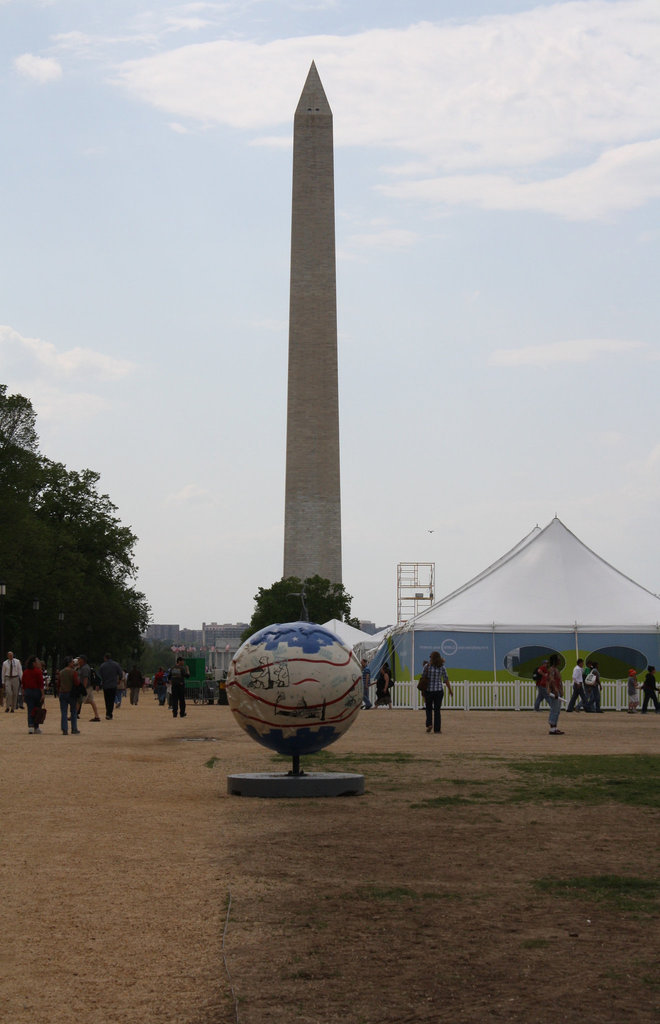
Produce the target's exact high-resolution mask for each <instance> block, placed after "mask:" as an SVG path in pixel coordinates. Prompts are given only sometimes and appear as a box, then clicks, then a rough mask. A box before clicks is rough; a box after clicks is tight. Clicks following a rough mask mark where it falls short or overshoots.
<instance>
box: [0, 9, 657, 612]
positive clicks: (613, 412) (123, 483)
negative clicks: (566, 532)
mask: <svg viewBox="0 0 660 1024" xmlns="http://www.w3.org/2000/svg"><path fill="white" fill-rule="evenodd" d="M312 60H315V61H316V64H317V67H318V70H319V74H320V76H321V79H322V81H323V84H324V86H325V90H326V93H327V96H328V99H329V102H330V104H331V106H332V109H333V113H334V129H335V187H336V219H337V286H338V322H339V365H340V406H341V437H342V503H343V547H344V583H345V585H346V587H347V589H348V591H349V592H350V593H351V594H352V595H353V597H354V601H353V612H354V614H357V615H358V616H360V617H362V618H370V619H374V620H376V622H377V623H378V624H385V623H389V622H392V621H394V620H395V617H396V567H397V563H398V562H402V561H428V562H435V564H436V577H437V584H436V589H437V593H438V595H442V594H444V593H446V592H448V591H450V590H452V589H453V588H454V587H456V586H459V585H460V584H461V583H463V582H464V581H465V580H466V579H468V578H469V577H470V576H472V575H474V574H475V573H477V572H479V571H480V570H481V569H483V568H484V567H485V565H487V564H488V563H490V562H492V561H494V560H495V559H496V558H498V557H499V556H500V555H502V554H503V553H504V551H505V550H507V549H508V548H510V547H512V546H513V545H514V544H515V543H516V542H517V541H518V540H520V538H521V537H522V536H523V535H525V534H526V533H528V531H529V530H530V529H531V528H532V527H533V526H534V525H535V524H536V523H539V524H540V525H541V526H544V525H546V524H547V523H548V522H549V521H550V519H552V517H553V516H554V515H555V514H557V515H558V516H559V517H560V518H561V519H562V520H563V521H564V522H565V524H566V525H567V526H568V527H569V528H570V529H571V530H573V531H574V532H575V533H577V535H578V536H579V537H580V538H581V539H582V540H583V541H584V542H585V543H587V544H588V545H589V546H590V547H592V548H593V549H594V550H595V551H596V552H598V553H599V554H600V555H602V557H604V558H606V559H607V560H608V561H610V562H611V563H612V564H614V565H615V566H616V567H617V568H619V569H620V570H621V571H623V572H625V573H626V574H628V575H630V576H632V577H633V578H634V579H636V580H638V582H640V583H642V584H643V585H644V586H646V587H648V588H649V589H650V590H652V591H653V592H658V591H660V546H659V545H658V540H657V533H658V526H657V524H658V508H659V507H660V472H659V470H660V431H659V429H658V418H659V413H660V404H659V400H658V398H659V396H658V381H659V378H660V365H659V359H660V345H659V343H658V322H659V316H658V313H659V304H660V288H659V287H658V265H659V259H658V246H659V242H660V218H659V214H660V95H659V92H660V90H659V86H658V83H659V82H660V6H659V5H658V2H657V0H579V2H545V3H536V4H534V3H532V2H528V3H526V2H523V0H217V2H216V0H208V2H191V3H180V4H177V3H176V2H172V3H160V2H158V0H151V2H147V0H144V2H142V0H113V2H112V3H109V4H103V3H94V4H91V3H89V0H0V76H1V91H0V96H1V97H2V99H1V103H2V106H1V108H0V109H1V113H2V124H3V133H2V134H3V147H2V150H3V151H2V159H0V210H1V214H2V235H1V244H2V264H1V267H0V324H1V325H2V326H0V380H1V381H2V382H4V383H7V384H8V385H9V389H10V391H18V392H21V393H23V394H26V395H28V396H29V397H30V398H31V400H32V401H33V403H34V405H35V407H36V409H37V411H38V428H39V433H40V438H41V445H42V449H43V450H44V452H45V453H46V454H47V455H49V456H50V457H51V458H53V459H57V460H59V461H62V462H65V463H66V464H67V465H68V466H69V467H70V468H73V469H81V468H85V467H89V468H92V469H95V470H97V471H98V472H100V474H101V486H102V489H103V491H104V492H107V493H109V494H110V496H111V498H112V500H113V501H114V502H115V504H116V505H117V506H118V508H119V514H120V517H121V519H122V521H123V522H124V523H126V524H127V525H130V526H131V527H132V528H133V529H134V530H135V532H136V533H137V535H138V537H139V543H138V546H137V550H136V556H137V562H138V564H139V569H140V571H139V578H138V585H139V586H140V588H141V589H142V590H144V592H145V593H146V594H147V597H148V599H149V601H150V603H151V605H152V609H153V618H154V620H155V621H156V622H178V623H180V625H181V626H190V627H198V626H199V625H200V624H201V622H202V621H203V620H204V621H212V620H217V621H220V622H225V621H235V620H241V619H244V620H247V619H248V618H249V617H250V615H251V612H252V604H253V600H252V599H253V595H254V594H255V592H256V590H257V587H259V586H269V585H270V584H271V583H272V582H273V581H274V580H276V579H278V578H279V577H280V576H281V574H282V550H283V510H284V457H285V426H286V424H285V409H286V360H287V330H288V327H287V317H288V266H289V230H290V199H291V138H292V118H293V111H294V109H295V106H296V104H297V101H298V97H299V94H300V91H301V89H302V86H303V84H304V81H305V78H306V75H307V71H308V68H309V65H310V63H311V61H312ZM431 531H433V532H431ZM539 586H543V581H542V580H539Z"/></svg>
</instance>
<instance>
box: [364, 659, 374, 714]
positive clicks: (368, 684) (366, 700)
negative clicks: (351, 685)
mask: <svg viewBox="0 0 660 1024" xmlns="http://www.w3.org/2000/svg"><path fill="white" fill-rule="evenodd" d="M370 689H371V672H370V671H369V662H368V661H367V659H366V658H363V659H362V707H363V709H364V710H365V711H369V709H370V708H372V707H373V704H372V703H371V699H370V697H369V690H370Z"/></svg>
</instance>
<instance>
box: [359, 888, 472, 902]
mask: <svg viewBox="0 0 660 1024" xmlns="http://www.w3.org/2000/svg"><path fill="white" fill-rule="evenodd" d="M356 896H357V897H358V899H363V900H376V901H377V902H393V903H401V902H404V901H405V902H409V901H410V900H414V901H417V900H443V899H457V898H458V897H457V895H456V894H455V893H448V892H447V893H444V892H437V891H434V890H426V891H425V892H418V891H417V890H416V889H409V888H408V887H407V886H403V885H394V886H383V885H372V884H370V885H363V886H360V888H358V890H357V892H354V893H346V899H354V898H355V897H356Z"/></svg>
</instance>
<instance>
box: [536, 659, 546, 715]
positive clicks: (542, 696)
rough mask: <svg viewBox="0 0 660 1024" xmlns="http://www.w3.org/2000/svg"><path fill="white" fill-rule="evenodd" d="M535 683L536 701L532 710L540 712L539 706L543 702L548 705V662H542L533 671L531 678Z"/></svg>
mask: <svg viewBox="0 0 660 1024" xmlns="http://www.w3.org/2000/svg"><path fill="white" fill-rule="evenodd" d="M532 678H533V679H534V682H535V683H536V700H535V701H534V710H535V711H540V710H541V704H542V703H543V701H544V700H545V701H547V703H548V704H549V703H550V700H549V695H548V662H547V661H545V660H544V661H542V662H541V664H540V665H539V667H538V668H537V669H535V671H534V675H533V677H532Z"/></svg>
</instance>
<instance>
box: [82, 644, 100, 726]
mask: <svg viewBox="0 0 660 1024" xmlns="http://www.w3.org/2000/svg"><path fill="white" fill-rule="evenodd" d="M78 678H79V680H80V682H81V684H82V686H84V687H85V696H84V697H83V701H82V703H83V704H90V705H91V708H92V711H93V712H94V717H93V718H90V722H100V721H101V718H100V716H99V709H98V708H97V706H96V701H95V700H94V683H93V681H92V667H91V665H90V664H89V662H88V661H87V655H86V654H79V655H78ZM80 710H81V711H82V704H81V706H80Z"/></svg>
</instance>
